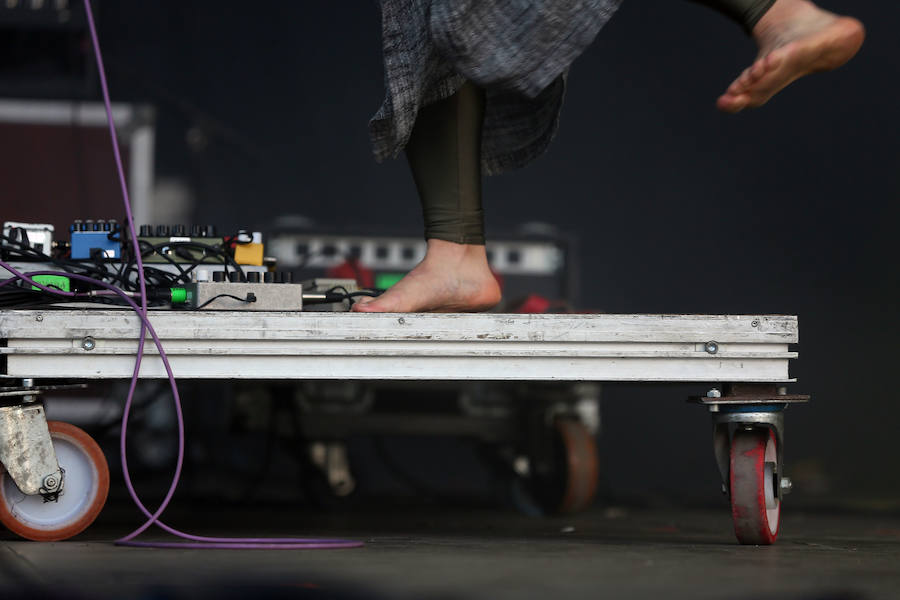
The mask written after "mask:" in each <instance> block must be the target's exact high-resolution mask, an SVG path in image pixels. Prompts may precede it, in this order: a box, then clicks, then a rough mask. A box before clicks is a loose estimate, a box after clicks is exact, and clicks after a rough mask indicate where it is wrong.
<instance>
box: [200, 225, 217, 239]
mask: <svg viewBox="0 0 900 600" xmlns="http://www.w3.org/2000/svg"><path fill="white" fill-rule="evenodd" d="M203 229H204V233H203V237H216V233H217V232H216V226H215V225H207V226H205V227H204V228H203Z"/></svg>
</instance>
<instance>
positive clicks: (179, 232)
mask: <svg viewBox="0 0 900 600" xmlns="http://www.w3.org/2000/svg"><path fill="white" fill-rule="evenodd" d="M185 233H186V230H185V227H184V225H172V235H173V236H175V237H184V236H185Z"/></svg>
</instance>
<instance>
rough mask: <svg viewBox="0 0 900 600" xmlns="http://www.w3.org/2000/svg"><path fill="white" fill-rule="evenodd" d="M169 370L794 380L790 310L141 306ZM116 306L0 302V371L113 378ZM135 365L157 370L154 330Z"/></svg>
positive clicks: (121, 313)
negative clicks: (0, 305)
mask: <svg viewBox="0 0 900 600" xmlns="http://www.w3.org/2000/svg"><path fill="white" fill-rule="evenodd" d="M150 320H151V322H152V323H153V326H154V328H155V330H156V331H157V333H158V334H159V336H160V338H161V339H162V342H163V347H164V349H165V351H166V353H167V355H168V356H169V360H170V363H171V365H172V368H173V371H174V373H175V376H176V377H178V378H194V379H212V378H215V379H407V380H542V381H550V380H569V381H577V380H588V381H643V382H654V381H660V382H748V383H750V382H754V383H782V382H792V381H794V380H793V379H791V378H790V376H789V373H788V364H789V361H790V359H792V358H796V357H797V356H798V355H797V353H796V352H790V351H789V347H788V345H789V344H794V343H797V342H798V341H799V334H798V323H797V317H795V316H783V315H640V314H635V315H623V314H591V315H523V314H491V313H482V314H424V313H423V314H419V313H417V314H402V315H401V314H373V313H315V312H298V313H247V312H188V311H172V310H156V311H151V314H150ZM139 324H140V321H139V319H138V317H137V316H136V315H135V314H134V313H132V312H130V311H125V310H108V309H65V310H63V309H45V310H3V311H0V375H3V376H6V377H16V378H26V377H29V378H30V377H34V378H38V377H43V378H77V379H116V378H126V377H130V376H131V374H132V370H133V368H134V354H135V352H136V349H137V338H138V334H139V329H140V328H139ZM140 375H141V377H142V378H162V377H165V376H166V375H165V370H164V368H163V365H162V361H161V360H160V359H159V355H158V353H157V351H156V348H155V346H154V345H153V343H152V341H151V340H149V336H148V342H147V344H146V346H145V358H144V361H143V364H142V367H141V373H140Z"/></svg>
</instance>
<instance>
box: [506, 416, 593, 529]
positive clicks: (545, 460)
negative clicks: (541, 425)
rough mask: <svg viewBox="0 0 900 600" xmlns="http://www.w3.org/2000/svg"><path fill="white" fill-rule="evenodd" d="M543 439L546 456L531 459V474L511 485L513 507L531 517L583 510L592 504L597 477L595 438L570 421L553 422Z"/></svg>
mask: <svg viewBox="0 0 900 600" xmlns="http://www.w3.org/2000/svg"><path fill="white" fill-rule="evenodd" d="M544 435H547V436H548V439H547V440H546V442H548V443H547V444H546V448H545V452H546V453H547V454H546V455H542V456H530V457H529V459H530V464H531V465H532V466H531V470H530V473H529V474H528V475H525V476H517V477H515V478H513V479H512V480H511V482H510V483H511V486H510V492H511V499H512V502H513V504H514V505H516V507H517V508H518V509H519V510H521V511H522V512H524V513H525V514H528V515H534V516H538V515H540V516H543V515H554V514H568V513H577V512H580V511H582V510H585V509H586V508H588V507H590V505H591V503H592V502H593V501H594V496H595V495H596V493H597V481H598V479H599V477H600V468H599V460H598V457H597V442H596V441H595V440H594V436H593V435H592V434H591V432H590V431H589V430H588V428H587V427H586V426H585V425H584V423H582V422H580V421H577V420H575V419H571V418H559V419H556V420H555V422H554V424H553V427H552V428H549V427H548V428H547V429H546V430H545V431H544Z"/></svg>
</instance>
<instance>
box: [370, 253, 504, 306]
mask: <svg viewBox="0 0 900 600" xmlns="http://www.w3.org/2000/svg"><path fill="white" fill-rule="evenodd" d="M498 302H500V286H499V285H498V284H497V280H496V279H495V278H494V274H493V273H491V269H490V267H489V266H488V262H487V255H486V254H485V250H484V246H475V245H470V244H454V243H452V242H445V241H443V240H428V251H427V252H426V253H425V258H424V259H422V262H420V263H419V264H418V265H417V266H416V268H415V269H413V270H412V271H410V272H409V273H407V275H406V277H404V278H403V279H401V280H400V281H398V282H397V283H396V284H394V285H393V286H392V287H391V288H390V289H389V290H388V291H386V292H385V293H384V294H382V295H381V296H379V297H377V298H362V299H360V300H359V301H358V302H356V304H354V305H353V310H354V311H356V312H478V311H482V310H487V309H489V308H492V307H493V306H495V305H496V304H497V303H498Z"/></svg>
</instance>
